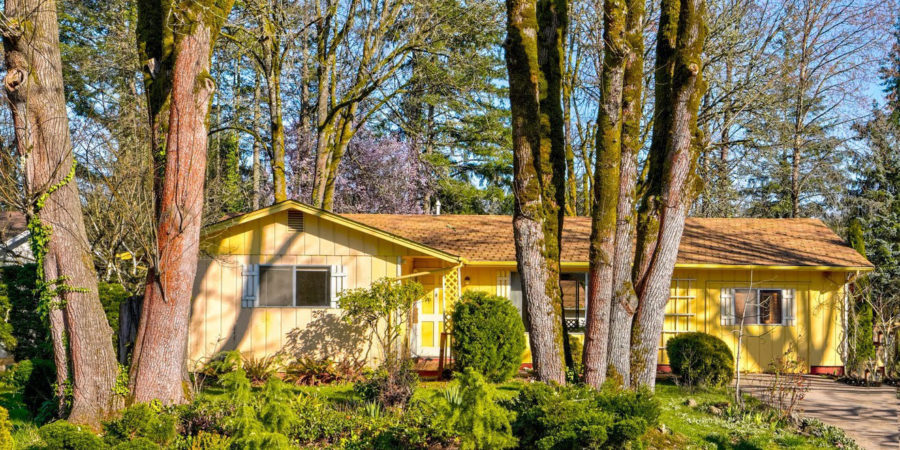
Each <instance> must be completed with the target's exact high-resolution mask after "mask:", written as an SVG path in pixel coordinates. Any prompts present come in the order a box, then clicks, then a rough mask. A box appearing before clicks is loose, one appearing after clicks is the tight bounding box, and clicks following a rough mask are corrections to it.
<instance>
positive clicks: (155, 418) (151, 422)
mask: <svg viewBox="0 0 900 450" xmlns="http://www.w3.org/2000/svg"><path fill="white" fill-rule="evenodd" d="M103 430H104V432H105V433H106V436H104V440H105V441H106V443H107V444H109V445H116V444H120V443H122V442H128V441H131V440H134V439H137V438H146V439H147V440H149V441H151V442H154V443H156V444H159V445H162V446H165V445H167V444H168V443H169V442H171V441H172V439H174V438H175V417H174V416H172V415H171V414H168V413H166V412H165V411H156V410H154V408H152V407H151V406H150V405H148V404H146V403H142V404H138V405H134V406H132V407H130V408H128V409H126V410H125V411H123V412H122V416H121V417H120V418H118V419H115V420H112V421H110V422H107V423H105V424H104V426H103Z"/></svg>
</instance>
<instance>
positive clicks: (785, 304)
mask: <svg viewBox="0 0 900 450" xmlns="http://www.w3.org/2000/svg"><path fill="white" fill-rule="evenodd" d="M796 297H797V293H796V290H794V289H785V290H783V291H781V299H782V300H781V302H782V303H781V315H782V323H783V324H784V325H787V326H793V325H795V322H796V317H797V302H796V300H795V299H796Z"/></svg>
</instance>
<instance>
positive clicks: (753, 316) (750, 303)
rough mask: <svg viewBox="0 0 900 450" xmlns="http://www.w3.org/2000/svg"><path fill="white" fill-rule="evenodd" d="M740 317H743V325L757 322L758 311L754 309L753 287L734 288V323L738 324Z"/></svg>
mask: <svg viewBox="0 0 900 450" xmlns="http://www.w3.org/2000/svg"><path fill="white" fill-rule="evenodd" d="M741 319H743V323H744V325H755V324H758V323H759V319H758V312H757V310H756V290H754V289H735V290H734V323H735V325H740V324H741Z"/></svg>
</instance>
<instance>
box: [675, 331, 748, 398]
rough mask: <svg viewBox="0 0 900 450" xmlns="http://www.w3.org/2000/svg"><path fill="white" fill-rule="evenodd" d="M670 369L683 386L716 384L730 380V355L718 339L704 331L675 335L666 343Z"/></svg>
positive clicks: (731, 372)
mask: <svg viewBox="0 0 900 450" xmlns="http://www.w3.org/2000/svg"><path fill="white" fill-rule="evenodd" d="M666 352H667V353H668V355H669V364H670V365H671V367H672V372H673V373H675V375H676V376H678V379H679V380H680V381H681V383H682V384H684V385H687V386H706V387H716V386H725V385H727V384H729V383H731V379H732V378H733V377H734V356H733V355H732V354H731V349H729V348H728V346H727V345H726V344H725V342H724V341H722V340H721V339H719V338H717V337H715V336H711V335H709V334H706V333H698V332H694V333H685V334H681V335H678V336H676V337H674V338H672V339H669V342H668V343H667V345H666Z"/></svg>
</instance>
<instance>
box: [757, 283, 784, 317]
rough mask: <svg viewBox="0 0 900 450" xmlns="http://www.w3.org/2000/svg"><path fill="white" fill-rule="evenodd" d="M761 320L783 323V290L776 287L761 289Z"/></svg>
mask: <svg viewBox="0 0 900 450" xmlns="http://www.w3.org/2000/svg"><path fill="white" fill-rule="evenodd" d="M759 322H760V323H764V324H780V323H781V291H779V290H774V289H764V290H760V291H759Z"/></svg>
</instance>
